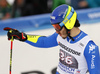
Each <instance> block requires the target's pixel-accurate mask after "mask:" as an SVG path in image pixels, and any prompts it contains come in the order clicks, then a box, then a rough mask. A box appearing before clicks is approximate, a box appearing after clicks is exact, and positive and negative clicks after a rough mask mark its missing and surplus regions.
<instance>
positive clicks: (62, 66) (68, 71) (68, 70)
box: [58, 62, 75, 74]
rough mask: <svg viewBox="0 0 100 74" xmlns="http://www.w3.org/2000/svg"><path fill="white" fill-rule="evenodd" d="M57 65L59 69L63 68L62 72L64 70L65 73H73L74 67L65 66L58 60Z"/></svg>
mask: <svg viewBox="0 0 100 74" xmlns="http://www.w3.org/2000/svg"><path fill="white" fill-rule="evenodd" d="M58 67H59V68H60V69H61V70H63V71H64V72H66V73H70V74H74V72H75V69H74V68H69V67H67V66H65V65H63V64H61V63H60V62H59V65H58Z"/></svg>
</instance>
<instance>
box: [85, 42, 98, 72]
mask: <svg viewBox="0 0 100 74" xmlns="http://www.w3.org/2000/svg"><path fill="white" fill-rule="evenodd" d="M84 56H85V58H86V61H87V65H88V70H89V73H90V74H100V72H99V71H100V64H99V63H100V56H99V48H98V46H97V45H96V44H95V43H94V42H93V41H90V42H89V43H88V44H87V46H86V48H85V51H84Z"/></svg>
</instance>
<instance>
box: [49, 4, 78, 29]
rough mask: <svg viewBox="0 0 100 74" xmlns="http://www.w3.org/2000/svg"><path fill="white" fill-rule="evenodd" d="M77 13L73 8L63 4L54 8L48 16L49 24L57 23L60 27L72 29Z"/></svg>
mask: <svg viewBox="0 0 100 74" xmlns="http://www.w3.org/2000/svg"><path fill="white" fill-rule="evenodd" d="M76 18H77V13H76V12H75V10H74V8H73V7H71V6H69V5H66V4H63V5H60V6H58V7H57V8H55V9H54V10H53V12H52V14H51V16H50V21H51V24H57V23H59V25H60V27H62V26H65V27H66V28H67V29H69V30H70V29H72V28H73V27H74V25H75V22H76Z"/></svg>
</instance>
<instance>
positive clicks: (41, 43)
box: [25, 34, 58, 48]
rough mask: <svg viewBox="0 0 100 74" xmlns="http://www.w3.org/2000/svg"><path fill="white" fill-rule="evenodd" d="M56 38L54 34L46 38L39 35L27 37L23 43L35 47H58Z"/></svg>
mask: <svg viewBox="0 0 100 74" xmlns="http://www.w3.org/2000/svg"><path fill="white" fill-rule="evenodd" d="M56 36H57V35H55V34H53V35H51V36H48V37H46V36H39V35H27V40H26V41H25V42H26V43H28V44H30V45H32V46H35V47H40V48H49V47H54V46H57V45H58V44H57V41H56Z"/></svg>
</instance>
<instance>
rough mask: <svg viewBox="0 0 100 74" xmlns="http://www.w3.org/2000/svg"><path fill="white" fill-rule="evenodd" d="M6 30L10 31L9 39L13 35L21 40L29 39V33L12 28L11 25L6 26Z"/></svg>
mask: <svg viewBox="0 0 100 74" xmlns="http://www.w3.org/2000/svg"><path fill="white" fill-rule="evenodd" d="M4 30H6V31H8V33H7V36H8V40H10V39H11V38H12V36H13V39H17V40H20V41H26V40H27V35H26V34H25V33H23V32H19V31H18V30H16V29H12V28H9V27H6V28H4Z"/></svg>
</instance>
